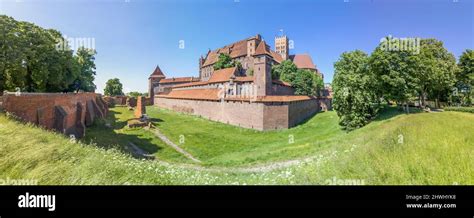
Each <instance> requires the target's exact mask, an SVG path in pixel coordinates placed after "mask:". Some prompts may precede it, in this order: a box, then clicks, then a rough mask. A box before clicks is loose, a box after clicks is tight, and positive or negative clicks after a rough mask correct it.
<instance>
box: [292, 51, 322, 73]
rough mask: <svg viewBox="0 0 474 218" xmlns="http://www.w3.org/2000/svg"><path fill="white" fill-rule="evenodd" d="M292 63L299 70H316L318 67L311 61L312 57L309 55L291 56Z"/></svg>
mask: <svg viewBox="0 0 474 218" xmlns="http://www.w3.org/2000/svg"><path fill="white" fill-rule="evenodd" d="M290 59H291V61H293V63H294V64H295V65H296V67H298V68H299V69H314V70H316V66H315V65H314V63H313V60H312V59H311V56H309V55H308V54H296V55H290Z"/></svg>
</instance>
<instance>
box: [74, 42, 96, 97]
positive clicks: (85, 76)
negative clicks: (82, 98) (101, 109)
mask: <svg viewBox="0 0 474 218" xmlns="http://www.w3.org/2000/svg"><path fill="white" fill-rule="evenodd" d="M95 54H97V53H96V51H95V50H92V49H86V48H84V47H81V48H79V49H78V50H77V52H76V60H77V63H78V65H79V75H78V77H77V80H78V81H79V83H80V87H79V89H81V90H84V91H86V92H94V91H95V89H96V86H95V84H94V79H95V75H96V71H95V63H94V61H95V57H94V55H95Z"/></svg>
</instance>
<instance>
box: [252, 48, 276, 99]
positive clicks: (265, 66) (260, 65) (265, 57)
mask: <svg viewBox="0 0 474 218" xmlns="http://www.w3.org/2000/svg"><path fill="white" fill-rule="evenodd" d="M270 55H271V53H270V48H269V46H268V45H267V44H266V43H265V41H262V42H260V44H259V45H258V47H257V49H256V50H255V54H254V78H255V79H254V81H255V85H256V86H257V96H266V95H271V90H272V73H271V67H272V66H271V61H272V58H271V56H270Z"/></svg>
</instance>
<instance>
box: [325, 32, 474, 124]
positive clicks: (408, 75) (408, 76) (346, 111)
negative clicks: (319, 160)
mask: <svg viewBox="0 0 474 218" xmlns="http://www.w3.org/2000/svg"><path fill="white" fill-rule="evenodd" d="M383 46H384V45H383V44H382V43H381V44H380V45H379V46H378V47H377V48H376V49H375V50H374V52H373V53H372V54H371V56H370V57H369V58H367V61H363V59H365V58H363V57H364V56H367V55H365V54H361V53H360V52H357V51H356V52H354V55H348V54H343V55H341V59H340V60H339V61H338V62H336V64H335V68H336V71H338V72H336V75H335V77H334V78H335V79H334V80H335V81H336V77H338V75H337V74H347V75H354V76H347V75H344V76H339V77H340V78H337V82H336V84H335V85H334V86H335V97H334V108H335V109H336V110H337V111H338V115H339V116H340V118H341V125H342V126H343V127H344V128H348V129H353V128H357V127H360V126H362V125H365V124H366V123H367V122H368V121H369V120H370V118H371V117H373V116H375V115H376V114H377V110H376V109H375V108H377V107H378V106H377V105H379V101H380V99H384V100H386V101H395V102H397V103H398V104H405V106H406V112H409V106H408V103H409V102H410V101H413V100H416V99H417V98H418V99H420V101H421V103H422V106H424V105H425V100H426V98H429V99H434V100H435V102H436V104H437V107H438V108H439V107H440V103H439V102H440V101H447V100H448V99H449V98H450V96H451V95H452V89H453V85H454V84H455V72H457V71H458V70H457V68H458V67H457V65H456V61H455V58H454V56H453V55H452V54H451V53H449V52H448V51H447V50H446V49H445V48H444V47H443V43H442V42H441V41H438V40H436V39H421V42H420V49H419V53H415V52H413V51H411V50H408V49H407V50H406V51H405V50H401V51H387V50H385V49H384V48H383ZM417 50H418V49H417ZM465 62H466V63H469V58H467V60H466V61H465ZM460 65H462V64H460ZM467 65H468V64H467ZM462 66H464V65H462ZM467 68H469V67H467ZM348 72H349V73H348ZM458 75H460V77H462V78H466V77H463V76H461V75H462V73H460V74H458ZM353 79H355V80H353ZM359 80H360V81H359ZM461 80H462V79H461ZM465 81H466V80H465ZM336 90H337V91H336ZM346 90H347V91H348V92H346ZM342 93H348V95H343V94H342ZM351 93H356V94H355V95H356V96H355V97H353V96H351ZM348 96H349V97H348ZM354 99H357V100H356V101H354ZM362 102H365V103H362ZM370 105H372V106H370Z"/></svg>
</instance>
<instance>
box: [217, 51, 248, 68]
mask: <svg viewBox="0 0 474 218" xmlns="http://www.w3.org/2000/svg"><path fill="white" fill-rule="evenodd" d="M235 66H237V67H239V68H241V67H242V64H241V63H240V62H238V61H235V60H232V58H231V57H230V56H229V55H228V54H224V53H220V54H219V57H218V60H217V62H216V63H215V64H214V70H220V69H225V68H229V67H235Z"/></svg>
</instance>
